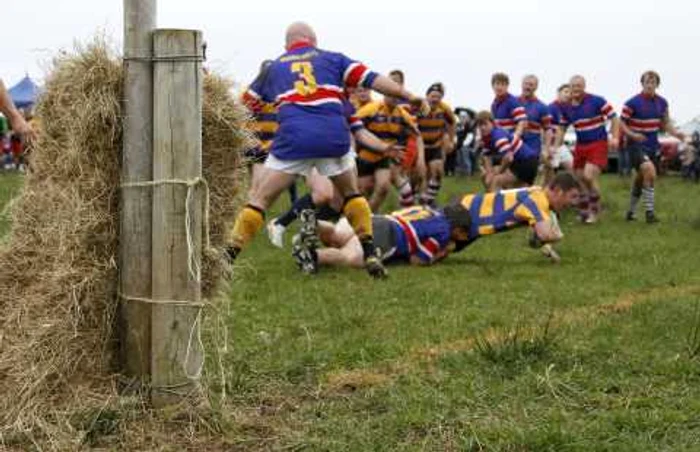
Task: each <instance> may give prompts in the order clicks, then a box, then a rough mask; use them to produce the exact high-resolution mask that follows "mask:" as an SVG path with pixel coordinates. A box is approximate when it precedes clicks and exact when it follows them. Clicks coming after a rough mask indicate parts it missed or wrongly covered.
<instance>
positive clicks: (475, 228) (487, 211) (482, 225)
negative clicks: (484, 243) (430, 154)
mask: <svg viewBox="0 0 700 452" xmlns="http://www.w3.org/2000/svg"><path fill="white" fill-rule="evenodd" d="M460 202H461V204H462V206H463V207H464V208H465V209H468V210H469V214H470V217H471V219H472V225H471V230H470V232H469V238H470V240H476V239H477V238H479V237H483V236H485V235H491V234H496V233H498V232H502V231H506V230H509V229H513V228H515V227H518V226H526V225H534V224H535V223H537V222H539V221H544V220H548V219H549V216H550V214H549V212H550V210H549V201H548V199H547V196H546V194H545V193H544V190H543V189H542V188H541V187H528V188H520V189H515V190H502V191H498V192H493V193H478V194H468V195H465V196H463V197H462V199H461V201H460Z"/></svg>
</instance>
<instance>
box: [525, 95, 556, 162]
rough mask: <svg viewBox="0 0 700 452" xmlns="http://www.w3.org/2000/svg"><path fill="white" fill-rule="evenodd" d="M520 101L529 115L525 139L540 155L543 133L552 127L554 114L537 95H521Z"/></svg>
mask: <svg viewBox="0 0 700 452" xmlns="http://www.w3.org/2000/svg"><path fill="white" fill-rule="evenodd" d="M520 103H521V105H522V106H523V107H524V108H525V114H526V115H527V125H526V126H525V132H523V141H524V142H525V144H527V145H528V146H529V147H530V148H531V149H533V150H534V151H537V153H538V155H539V153H540V152H541V151H542V134H543V133H544V132H546V131H547V130H549V128H550V127H551V124H552V115H551V113H550V112H549V107H547V106H546V105H545V104H544V103H543V102H542V101H540V100H539V99H538V98H536V97H533V98H531V99H526V98H524V97H521V98H520Z"/></svg>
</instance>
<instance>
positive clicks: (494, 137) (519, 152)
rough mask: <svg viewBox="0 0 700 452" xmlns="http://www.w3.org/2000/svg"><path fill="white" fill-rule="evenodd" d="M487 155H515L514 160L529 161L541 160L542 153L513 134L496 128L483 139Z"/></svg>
mask: <svg viewBox="0 0 700 452" xmlns="http://www.w3.org/2000/svg"><path fill="white" fill-rule="evenodd" d="M482 140H483V145H484V148H485V149H486V150H487V154H501V155H505V154H507V153H508V152H512V153H513V160H518V161H521V160H528V159H536V158H539V155H540V152H539V151H536V150H534V149H532V148H531V147H530V146H528V145H527V144H525V143H524V142H523V140H522V139H520V138H515V137H514V135H513V133H512V132H509V131H507V130H504V129H501V128H499V127H494V128H493V130H491V134H490V135H486V136H484V137H483V138H482Z"/></svg>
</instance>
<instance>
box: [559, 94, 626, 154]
mask: <svg viewBox="0 0 700 452" xmlns="http://www.w3.org/2000/svg"><path fill="white" fill-rule="evenodd" d="M616 116H617V114H616V113H615V109H614V108H613V106H612V105H610V103H609V102H608V101H607V100H605V99H604V98H603V97H601V96H596V95H594V94H584V96H583V99H582V100H581V102H580V103H579V104H577V105H574V104H573V102H572V103H569V104H566V105H562V109H561V118H560V120H559V125H560V126H562V127H567V126H568V125H570V124H571V125H573V126H574V130H575V131H576V143H577V144H586V143H593V142H596V141H608V132H607V130H606V129H605V123H606V121H608V120H610V119H613V118H615V117H616Z"/></svg>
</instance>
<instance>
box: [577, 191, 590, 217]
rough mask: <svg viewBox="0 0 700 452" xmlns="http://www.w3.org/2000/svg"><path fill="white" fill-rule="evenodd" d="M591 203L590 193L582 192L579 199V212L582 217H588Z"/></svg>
mask: <svg viewBox="0 0 700 452" xmlns="http://www.w3.org/2000/svg"><path fill="white" fill-rule="evenodd" d="M589 206H590V204H589V201H588V193H581V196H580V197H579V200H578V214H579V216H581V217H582V218H586V217H588V208H589Z"/></svg>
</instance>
